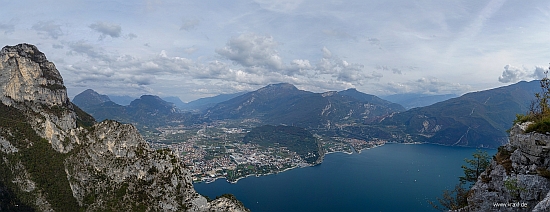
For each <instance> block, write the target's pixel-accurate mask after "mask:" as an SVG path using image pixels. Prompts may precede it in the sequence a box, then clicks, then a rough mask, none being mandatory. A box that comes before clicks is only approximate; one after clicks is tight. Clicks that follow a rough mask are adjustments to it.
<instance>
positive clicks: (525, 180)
mask: <svg viewBox="0 0 550 212" xmlns="http://www.w3.org/2000/svg"><path fill="white" fill-rule="evenodd" d="M529 124H530V123H523V124H521V125H520V124H518V125H515V126H514V127H513V128H512V129H511V131H510V142H509V143H508V144H506V145H504V146H501V147H500V148H499V150H498V153H497V154H496V155H495V156H494V157H493V160H492V161H491V164H490V166H489V168H487V170H486V171H485V172H483V173H482V174H481V175H480V177H479V178H478V181H477V182H476V183H475V184H474V186H473V187H472V189H471V190H470V193H469V197H468V207H467V208H465V209H464V210H463V211H550V192H549V191H550V170H549V167H550V151H549V150H550V135H548V133H547V134H546V135H544V134H539V133H535V132H532V133H525V129H526V128H527V126H528V125H529Z"/></svg>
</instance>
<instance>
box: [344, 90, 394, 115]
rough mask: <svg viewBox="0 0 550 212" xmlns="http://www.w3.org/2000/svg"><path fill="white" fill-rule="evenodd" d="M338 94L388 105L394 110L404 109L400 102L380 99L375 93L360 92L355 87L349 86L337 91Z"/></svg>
mask: <svg viewBox="0 0 550 212" xmlns="http://www.w3.org/2000/svg"><path fill="white" fill-rule="evenodd" d="M338 94H340V95H343V96H350V97H353V98H355V99H357V100H359V101H361V102H369V103H371V104H377V105H382V106H385V107H388V108H390V109H392V110H395V111H404V110H405V108H404V107H403V106H401V105H400V104H396V103H393V102H391V101H387V100H384V99H381V98H379V97H377V96H375V95H371V94H365V93H361V92H359V91H357V89H355V88H350V89H347V90H344V91H339V92H338Z"/></svg>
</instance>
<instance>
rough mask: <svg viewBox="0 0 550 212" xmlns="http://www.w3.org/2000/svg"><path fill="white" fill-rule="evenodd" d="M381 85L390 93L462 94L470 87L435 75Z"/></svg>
mask: <svg viewBox="0 0 550 212" xmlns="http://www.w3.org/2000/svg"><path fill="white" fill-rule="evenodd" d="M383 86H384V87H385V89H386V90H388V91H390V92H391V93H423V94H450V93H453V94H463V93H465V92H467V91H469V90H471V89H472V88H471V86H469V85H465V84H460V83H456V82H445V81H442V80H440V79H438V78H435V77H429V78H425V77H422V78H419V79H417V80H409V81H406V82H389V83H387V84H386V85H383Z"/></svg>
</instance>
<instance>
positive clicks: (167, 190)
mask: <svg viewBox="0 0 550 212" xmlns="http://www.w3.org/2000/svg"><path fill="white" fill-rule="evenodd" d="M0 100H1V104H0V211H4V210H8V211H9V210H38V211H80V210H85V211H247V209H246V208H245V207H244V206H243V205H242V203H240V202H239V201H238V200H236V199H235V198H228V197H221V198H218V199H216V200H213V201H207V199H206V198H204V197H203V196H201V195H199V194H198V193H197V192H196V191H195V190H194V189H193V184H192V181H191V179H190V175H189V173H188V171H187V170H186V169H185V168H184V166H183V165H182V164H181V163H180V160H179V158H177V157H176V156H175V155H174V154H172V153H171V152H170V151H168V150H153V149H151V148H150V147H149V146H148V144H147V143H146V142H145V141H144V140H143V138H142V137H141V135H140V134H139V133H138V131H137V130H136V128H135V127H134V126H132V125H126V124H120V123H117V122H113V121H105V122H101V123H95V124H94V121H85V120H84V119H85V118H88V119H90V118H91V116H89V115H88V114H85V113H83V112H82V111H81V110H79V109H78V108H77V107H76V106H74V105H73V104H72V103H71V102H69V100H68V98H67V93H66V89H65V87H64V85H63V80H62V78H61V75H60V74H59V72H58V71H57V69H56V68H55V66H54V65H53V63H51V62H49V61H47V59H46V57H45V56H44V54H43V53H41V52H40V51H38V49H37V48H36V47H34V46H32V45H29V44H20V45H17V46H6V47H4V48H3V49H2V50H1V51H0ZM92 120H93V118H92ZM86 123H88V124H86Z"/></svg>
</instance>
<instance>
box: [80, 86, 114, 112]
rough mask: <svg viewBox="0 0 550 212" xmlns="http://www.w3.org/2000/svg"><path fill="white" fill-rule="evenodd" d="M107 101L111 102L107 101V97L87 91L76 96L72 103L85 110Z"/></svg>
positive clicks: (90, 90)
mask: <svg viewBox="0 0 550 212" xmlns="http://www.w3.org/2000/svg"><path fill="white" fill-rule="evenodd" d="M108 101H111V99H109V97H108V96H107V95H101V94H98V93H97V92H95V91H94V90H92V89H87V90H85V91H83V92H82V93H80V94H78V95H76V96H75V97H74V99H73V101H72V102H73V103H75V104H76V105H79V106H80V107H81V108H87V107H90V106H93V105H98V104H101V103H104V102H108Z"/></svg>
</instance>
